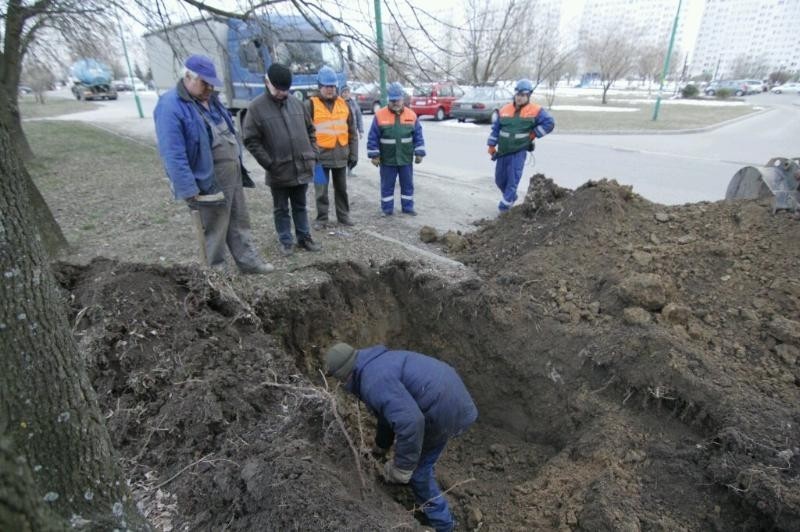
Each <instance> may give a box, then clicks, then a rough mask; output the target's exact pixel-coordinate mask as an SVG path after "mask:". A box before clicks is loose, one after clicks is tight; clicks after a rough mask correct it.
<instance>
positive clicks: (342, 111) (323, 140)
mask: <svg viewBox="0 0 800 532" xmlns="http://www.w3.org/2000/svg"><path fill="white" fill-rule="evenodd" d="M311 105H313V106H314V127H316V128H317V146H319V147H320V148H323V149H327V150H330V149H333V148H335V147H336V143H337V141H338V143H339V144H340V145H341V146H347V144H348V142H349V136H348V134H347V117H348V116H349V115H350V108H349V107H348V106H347V103H346V102H345V101H344V100H343V99H341V98H339V97H337V98H336V100H334V102H333V109H331V110H328V106H327V105H325V103H324V102H323V101H322V100H321V99H319V97H317V96H312V97H311Z"/></svg>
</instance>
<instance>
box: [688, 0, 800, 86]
mask: <svg viewBox="0 0 800 532" xmlns="http://www.w3.org/2000/svg"><path fill="white" fill-rule="evenodd" d="M798 21H800V0H706V1H705V10H704V12H703V16H702V19H701V22H700V30H699V32H698V35H697V42H696V45H695V50H694V54H693V58H692V61H691V69H690V71H691V73H692V74H693V75H697V74H701V73H703V72H707V73H708V74H710V75H712V76H714V78H716V79H722V78H729V77H735V76H741V75H747V76H761V77H763V76H766V75H767V74H768V73H769V72H772V71H776V70H786V71H794V72H797V71H798V70H800V29H798V28H800V26H799V25H798Z"/></svg>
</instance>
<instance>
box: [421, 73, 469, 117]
mask: <svg viewBox="0 0 800 532" xmlns="http://www.w3.org/2000/svg"><path fill="white" fill-rule="evenodd" d="M462 96H464V91H463V90H462V89H461V87H459V86H458V85H456V84H455V83H453V82H450V81H444V82H441V83H431V84H425V85H418V86H416V87H414V93H413V94H412V95H411V105H410V107H411V110H412V111H414V112H415V113H417V116H425V115H428V116H432V117H433V118H434V120H444V119H445V118H450V111H451V110H452V109H453V102H454V101H456V100H457V99H458V98H461V97H462Z"/></svg>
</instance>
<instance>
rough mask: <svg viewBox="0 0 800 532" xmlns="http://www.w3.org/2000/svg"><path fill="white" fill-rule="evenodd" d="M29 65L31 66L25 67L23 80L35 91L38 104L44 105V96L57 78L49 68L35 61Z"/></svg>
mask: <svg viewBox="0 0 800 532" xmlns="http://www.w3.org/2000/svg"><path fill="white" fill-rule="evenodd" d="M27 63H29V64H27V65H26V66H25V69H24V71H23V77H22V79H24V80H25V83H26V84H27V85H28V86H29V87H30V88H31V89H32V90H33V95H34V98H35V99H36V103H39V104H44V100H45V96H44V95H45V93H46V92H47V91H49V90H50V89H51V88H52V87H53V83H55V81H56V76H55V74H53V72H52V71H51V70H50V69H49V68H48V67H47V66H45V65H43V64H41V63H38V62H35V61H29V62H27Z"/></svg>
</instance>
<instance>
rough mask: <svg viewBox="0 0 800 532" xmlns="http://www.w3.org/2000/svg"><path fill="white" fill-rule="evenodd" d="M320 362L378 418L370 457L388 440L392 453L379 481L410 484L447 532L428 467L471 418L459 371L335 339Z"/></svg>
mask: <svg viewBox="0 0 800 532" xmlns="http://www.w3.org/2000/svg"><path fill="white" fill-rule="evenodd" d="M325 362H326V370H327V374H328V375H330V376H333V377H335V378H337V379H339V380H341V381H342V382H343V383H344V387H345V389H346V390H347V391H349V392H350V393H352V394H353V395H355V396H356V397H357V398H358V399H360V400H361V401H363V402H364V404H365V405H367V407H368V408H369V409H370V410H371V411H372V413H373V414H375V416H376V417H377V418H378V419H377V421H378V427H377V431H376V433H375V446H374V447H373V454H374V455H376V456H379V457H381V456H386V455H387V454H388V452H389V449H390V448H391V447H392V445H393V444H394V448H395V451H394V458H393V459H390V460H388V461H387V462H386V464H385V466H384V479H385V480H386V482H389V483H393V484H409V483H410V484H411V489H412V490H413V492H414V497H415V499H416V502H417V504H419V505H421V506H422V511H423V512H425V516H426V517H427V518H428V521H429V522H430V524H431V525H432V526H433V527H434V528H435V529H436V530H437V532H449V531H451V530H453V527H454V523H453V516H452V514H451V513H450V508H449V507H448V505H447V499H445V497H444V494H442V492H441V489H440V488H439V484H438V483H437V482H436V477H435V475H434V467H435V465H436V461H437V460H438V459H439V456H440V455H441V454H442V451H444V448H445V446H446V445H447V441H448V440H449V439H450V438H453V437H455V436H458V435H459V434H461V433H463V432H465V431H466V430H467V428H469V426H470V425H472V424H473V423H474V422H475V420H476V419H477V418H478V409H477V408H476V407H475V403H474V402H473V401H472V397H470V395H469V392H468V391H467V388H466V387H465V386H464V383H463V382H462V381H461V378H460V377H459V376H458V373H456V371H455V370H454V369H453V368H452V367H450V366H449V365H447V364H445V363H444V362H441V361H439V360H436V359H435V358H431V357H429V356H426V355H423V354H420V353H415V352H413V351H390V350H388V349H387V348H386V347H384V346H382V345H375V346H372V347H368V348H365V349H359V350H356V349H354V348H353V347H351V346H349V345H347V344H344V343H338V344H336V345H334V346H332V347H331V348H330V349H328V352H327V353H326V355H325Z"/></svg>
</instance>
